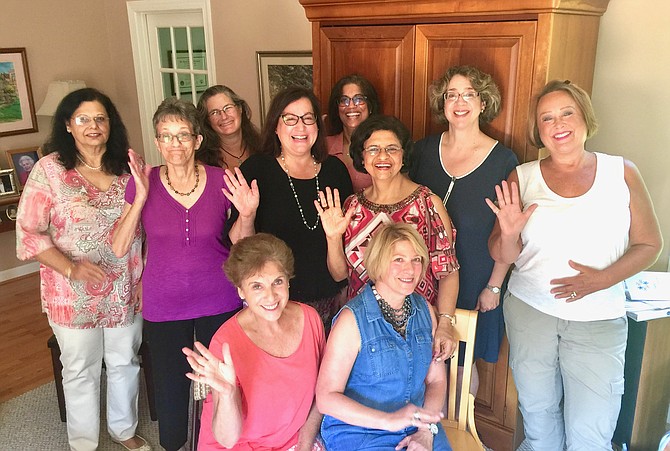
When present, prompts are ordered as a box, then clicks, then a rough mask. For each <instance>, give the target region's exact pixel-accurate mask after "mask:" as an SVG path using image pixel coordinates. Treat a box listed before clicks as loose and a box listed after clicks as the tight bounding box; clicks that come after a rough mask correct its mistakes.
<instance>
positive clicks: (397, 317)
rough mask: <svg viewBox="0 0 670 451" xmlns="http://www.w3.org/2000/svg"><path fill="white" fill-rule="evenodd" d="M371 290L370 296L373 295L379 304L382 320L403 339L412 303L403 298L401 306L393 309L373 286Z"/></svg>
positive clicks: (407, 297) (407, 298)
mask: <svg viewBox="0 0 670 451" xmlns="http://www.w3.org/2000/svg"><path fill="white" fill-rule="evenodd" d="M371 288H372V294H374V296H375V299H377V303H379V308H380V309H381V311H382V315H384V319H385V320H386V321H387V322H388V323H389V324H391V326H392V327H393V329H394V330H395V331H396V332H398V333H399V334H400V335H402V336H403V337H404V336H405V329H406V328H407V321H408V320H409V316H410V313H411V311H412V301H411V300H410V298H409V296H405V301H404V302H403V303H402V306H401V307H400V308H398V309H395V308H393V307H391V306H390V305H389V303H388V302H386V301H385V300H384V298H382V297H381V296H380V295H379V293H378V292H377V288H376V287H375V286H374V285H372V287H371Z"/></svg>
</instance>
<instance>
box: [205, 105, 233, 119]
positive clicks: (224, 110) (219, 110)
mask: <svg viewBox="0 0 670 451" xmlns="http://www.w3.org/2000/svg"><path fill="white" fill-rule="evenodd" d="M235 107H237V105H235V104H233V103H229V104H228V105H226V106H224V107H223V108H214V109H213V110H210V111H209V112H208V113H207V115H208V116H210V117H214V116H220V115H221V113H226V115H228V116H230V115H231V114H233V113H234V112H235Z"/></svg>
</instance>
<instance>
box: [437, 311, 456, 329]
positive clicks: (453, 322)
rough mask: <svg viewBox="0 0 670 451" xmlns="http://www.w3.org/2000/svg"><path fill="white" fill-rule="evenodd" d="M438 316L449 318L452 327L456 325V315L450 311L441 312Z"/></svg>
mask: <svg viewBox="0 0 670 451" xmlns="http://www.w3.org/2000/svg"><path fill="white" fill-rule="evenodd" d="M437 316H438V318H447V319H448V320H449V322H450V323H451V325H452V327H453V326H455V325H456V316H454V315H450V314H448V313H439V314H438V315H437Z"/></svg>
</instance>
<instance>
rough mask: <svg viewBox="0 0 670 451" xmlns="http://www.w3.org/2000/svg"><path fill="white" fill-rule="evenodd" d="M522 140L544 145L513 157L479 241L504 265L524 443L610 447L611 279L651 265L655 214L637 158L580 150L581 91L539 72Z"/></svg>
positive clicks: (618, 366) (617, 343)
mask: <svg viewBox="0 0 670 451" xmlns="http://www.w3.org/2000/svg"><path fill="white" fill-rule="evenodd" d="M531 120H532V121H533V122H532V123H531V128H532V130H531V137H530V138H531V143H532V144H533V145H535V146H537V147H544V148H546V149H547V151H548V153H549V156H548V157H547V158H544V159H543V160H540V161H532V162H529V163H526V164H524V165H521V166H519V167H517V168H516V170H515V171H513V172H512V173H511V174H510V176H509V179H508V181H507V182H503V183H502V185H501V186H500V187H497V188H496V194H497V197H498V199H497V204H496V203H494V202H492V201H491V200H488V199H487V203H488V205H489V207H490V208H491V210H492V211H493V212H494V213H495V214H496V215H497V221H496V225H495V228H494V229H493V233H492V234H491V239H490V241H489V248H490V251H491V255H492V256H493V258H494V259H495V260H496V261H500V262H505V263H509V264H512V263H513V264H514V265H515V266H514V269H513V271H512V275H511V277H510V281H509V291H508V294H507V295H506V299H505V300H504V303H503V305H504V307H503V309H504V315H505V324H506V328H507V335H508V338H509V342H510V367H511V368H512V371H513V374H514V380H515V383H516V385H517V389H518V392H519V406H520V408H521V412H522V413H523V419H524V431H525V436H526V440H525V444H526V445H529V447H530V449H533V450H552V451H553V450H562V449H564V447H567V449H568V450H589V451H594V450H611V449H612V447H611V439H612V435H613V434H614V428H615V426H616V421H617V417H618V414H619V409H620V406H621V395H622V394H623V375H624V371H623V370H624V352H625V349H626V336H627V322H626V316H625V310H624V299H625V296H624V291H623V283H622V281H623V280H624V279H626V278H627V277H630V276H632V275H634V274H636V273H638V272H639V271H642V270H644V269H645V268H647V267H649V266H650V265H651V264H653V263H654V262H655V261H656V259H657V258H658V255H659V253H660V251H661V248H662V238H661V232H660V227H659V225H658V220H657V218H656V215H655V213H654V209H653V206H652V203H651V199H650V197H649V193H648V192H647V189H646V187H645V185H644V182H643V180H642V177H641V176H640V173H639V172H638V170H637V168H636V167H635V165H634V164H633V163H631V162H630V161H627V160H624V159H623V158H621V157H617V156H610V155H606V154H602V153H596V152H589V151H587V150H586V149H585V148H584V143H585V142H586V140H587V139H588V138H590V137H591V136H593V135H594V134H595V132H596V129H597V122H596V118H595V115H594V112H593V106H592V105H591V100H590V99H589V96H588V94H587V93H586V92H585V91H584V90H582V89H581V88H579V87H578V86H575V85H573V84H571V83H570V82H569V81H565V82H564V81H552V82H549V83H548V84H547V85H546V86H545V87H544V89H543V90H542V91H541V92H540V94H539V95H538V96H537V97H536V102H535V113H534V115H533V117H532V119H531Z"/></svg>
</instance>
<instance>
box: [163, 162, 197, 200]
mask: <svg viewBox="0 0 670 451" xmlns="http://www.w3.org/2000/svg"><path fill="white" fill-rule="evenodd" d="M165 180H166V181H167V184H168V186H169V187H170V189H171V190H172V191H174V193H175V194H179V195H180V196H190V195H191V194H192V193H193V192H194V191H195V190H196V188H198V183H200V172H198V165H197V164H196V165H195V186H193V188H192V189H191V191H189V192H188V193H180V192H179V191H177V190H176V189H174V187H173V186H172V183H170V175H169V174H168V167H167V166H165Z"/></svg>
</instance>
